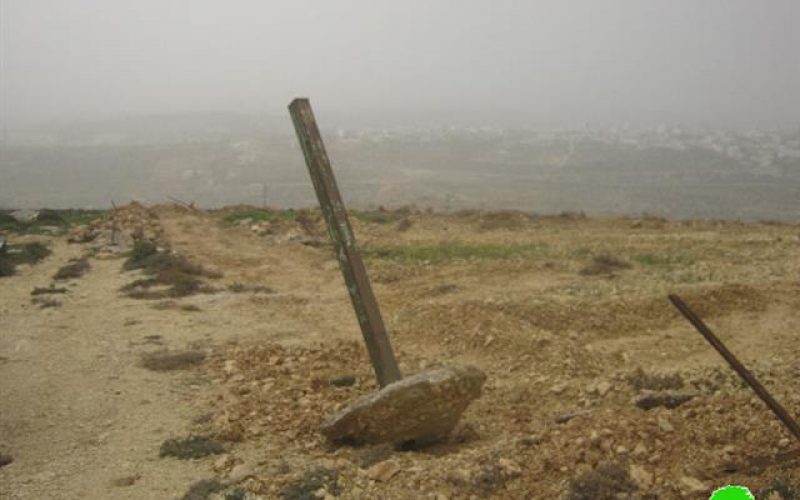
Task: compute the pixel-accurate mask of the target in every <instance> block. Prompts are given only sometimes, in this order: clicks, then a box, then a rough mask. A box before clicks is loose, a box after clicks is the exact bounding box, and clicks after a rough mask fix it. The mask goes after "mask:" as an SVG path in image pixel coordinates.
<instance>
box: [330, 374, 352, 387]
mask: <svg viewBox="0 0 800 500" xmlns="http://www.w3.org/2000/svg"><path fill="white" fill-rule="evenodd" d="M329 382H330V384H331V385H334V386H336V387H350V386H351V385H353V384H355V383H356V377H355V375H340V376H338V377H333V378H332V379H330V381H329Z"/></svg>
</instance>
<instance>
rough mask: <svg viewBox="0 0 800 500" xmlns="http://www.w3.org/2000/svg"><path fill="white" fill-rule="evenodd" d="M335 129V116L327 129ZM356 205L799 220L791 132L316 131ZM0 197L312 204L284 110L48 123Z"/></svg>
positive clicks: (27, 142)
mask: <svg viewBox="0 0 800 500" xmlns="http://www.w3.org/2000/svg"><path fill="white" fill-rule="evenodd" d="M334 125H335V124H334ZM323 134H324V139H325V141H326V145H327V147H328V149H329V153H330V155H331V158H332V161H333V163H334V167H335V169H336V171H337V175H338V176H339V179H340V183H341V184H342V190H343V192H344V193H345V194H346V195H347V197H348V199H349V201H350V202H351V203H352V204H353V205H354V206H363V207H377V206H398V205H417V206H420V207H426V208H427V207H430V208H434V209H437V210H458V209H461V208H467V207H472V208H483V209H487V210H489V209H519V210H525V211H532V212H541V213H551V212H556V213H557V212H561V211H586V212H587V213H592V214H623V215H637V214H641V213H653V214H659V215H663V216H667V217H712V218H743V219H773V218H774V219H791V218H798V217H800V206H798V205H800V204H798V203H797V201H798V200H800V127H797V128H795V129H784V130H710V129H701V128H693V127H687V126H681V125H669V124H663V125H658V126H654V127H645V128H642V127H633V126H630V125H618V126H617V125H608V126H601V125H595V124H590V123H589V124H584V125H583V126H580V127H573V128H563V129H550V130H546V129H535V128H499V127H427V128H422V127H392V128H366V127H363V128H355V127H338V128H337V127H335V126H334V127H332V128H328V129H324V130H323ZM3 170H4V173H5V176H6V179H8V181H7V182H4V183H3V184H2V185H1V186H0V204H2V205H4V206H7V207H13V208H26V207H27V208H30V207H29V205H36V206H39V205H54V206H56V207H73V206H84V207H87V206H88V207H100V206H107V205H108V204H110V202H111V201H112V200H113V201H117V200H119V201H124V200H128V199H137V200H140V201H144V202H151V203H156V202H159V201H164V200H166V199H167V198H168V197H178V198H180V199H186V200H188V201H194V202H196V203H198V204H200V205H203V206H209V207H213V206H221V205H228V204H237V203H247V204H257V205H273V206H292V207H300V206H312V205H314V204H315V198H314V195H313V191H312V190H311V187H310V184H309V181H308V177H307V174H306V172H305V166H304V164H303V160H302V155H301V154H300V151H299V149H298V147H297V144H296V138H295V137H294V132H293V130H292V129H291V124H290V123H289V120H288V118H283V117H271V118H266V119H265V118H259V117H255V116H242V115H208V116H200V117H197V116H190V117H153V118H147V119H135V120H133V119H132V120H127V121H118V122H109V123H96V124H87V125H83V126H70V127H49V128H42V129H40V130H37V131H35V132H29V133H27V134H25V135H24V136H20V137H19V138H18V140H17V141H16V143H15V145H13V146H12V147H10V148H9V149H8V151H7V152H6V155H5V160H4V165H3Z"/></svg>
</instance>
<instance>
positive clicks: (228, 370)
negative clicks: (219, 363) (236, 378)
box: [222, 359, 236, 375]
mask: <svg viewBox="0 0 800 500" xmlns="http://www.w3.org/2000/svg"><path fill="white" fill-rule="evenodd" d="M222 369H223V370H224V371H225V374H226V375H233V373H234V372H235V371H236V360H234V359H226V360H225V365H224V366H223V368H222Z"/></svg>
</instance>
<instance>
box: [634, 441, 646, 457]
mask: <svg viewBox="0 0 800 500" xmlns="http://www.w3.org/2000/svg"><path fill="white" fill-rule="evenodd" d="M645 455H647V446H645V444H644V443H643V442H641V441H639V442H638V443H636V446H634V448H633V456H635V457H643V456H645Z"/></svg>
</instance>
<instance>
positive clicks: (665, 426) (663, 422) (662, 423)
mask: <svg viewBox="0 0 800 500" xmlns="http://www.w3.org/2000/svg"><path fill="white" fill-rule="evenodd" d="M658 428H659V429H661V430H662V431H664V432H672V431H674V430H675V427H673V426H672V424H671V423H669V420H667V419H666V418H665V417H664V416H660V417H658Z"/></svg>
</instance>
